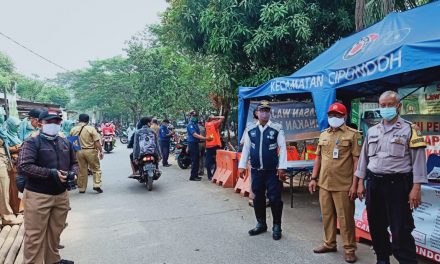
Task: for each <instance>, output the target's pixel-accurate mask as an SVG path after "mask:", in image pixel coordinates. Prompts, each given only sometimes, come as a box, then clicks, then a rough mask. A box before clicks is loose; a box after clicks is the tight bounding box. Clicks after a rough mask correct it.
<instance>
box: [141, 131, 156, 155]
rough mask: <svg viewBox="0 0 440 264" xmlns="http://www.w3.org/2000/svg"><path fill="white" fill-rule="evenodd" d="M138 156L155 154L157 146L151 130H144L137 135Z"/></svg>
mask: <svg viewBox="0 0 440 264" xmlns="http://www.w3.org/2000/svg"><path fill="white" fill-rule="evenodd" d="M138 145H139V154H140V155H144V154H152V155H153V154H155V153H156V149H157V145H156V134H155V133H154V131H153V130H152V129H146V130H145V131H141V132H140V133H139V143H138Z"/></svg>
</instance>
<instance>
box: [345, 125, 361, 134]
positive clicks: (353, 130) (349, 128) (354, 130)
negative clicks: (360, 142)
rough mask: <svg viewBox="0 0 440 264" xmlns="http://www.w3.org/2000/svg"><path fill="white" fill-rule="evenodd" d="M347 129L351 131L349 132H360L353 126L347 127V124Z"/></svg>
mask: <svg viewBox="0 0 440 264" xmlns="http://www.w3.org/2000/svg"><path fill="white" fill-rule="evenodd" d="M347 129H348V130H349V131H351V132H355V133H360V131H359V130H357V129H354V128H352V127H349V126H347Z"/></svg>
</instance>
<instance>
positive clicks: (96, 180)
mask: <svg viewBox="0 0 440 264" xmlns="http://www.w3.org/2000/svg"><path fill="white" fill-rule="evenodd" d="M89 120H90V117H89V115H87V114H81V115H79V120H78V121H79V123H78V125H77V126H76V127H74V128H73V129H72V131H71V132H70V135H71V136H78V137H79V142H80V144H81V150H80V151H78V152H77V153H76V158H77V159H78V164H79V175H78V187H79V192H80V193H85V192H86V189H87V180H88V179H87V176H88V169H90V170H91V171H92V173H93V190H94V191H96V192H98V193H102V192H103V190H102V188H101V185H102V181H101V166H100V164H99V159H102V158H103V157H104V152H103V151H102V146H101V142H100V139H101V138H100V136H99V134H98V132H97V131H96V129H95V128H94V127H93V126H91V125H89ZM98 155H99V158H98Z"/></svg>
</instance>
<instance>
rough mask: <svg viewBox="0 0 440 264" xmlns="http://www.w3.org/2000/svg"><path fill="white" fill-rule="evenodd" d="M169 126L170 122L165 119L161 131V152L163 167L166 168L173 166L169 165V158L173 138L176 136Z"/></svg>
mask: <svg viewBox="0 0 440 264" xmlns="http://www.w3.org/2000/svg"><path fill="white" fill-rule="evenodd" d="M169 124H170V121H169V120H168V119H164V120H163V121H162V124H161V126H160V129H159V144H160V152H161V153H162V165H163V166H164V167H169V166H171V164H169V163H168V157H169V155H170V142H171V137H172V136H173V135H174V134H175V133H174V132H172V131H170V130H169V129H168V125H169Z"/></svg>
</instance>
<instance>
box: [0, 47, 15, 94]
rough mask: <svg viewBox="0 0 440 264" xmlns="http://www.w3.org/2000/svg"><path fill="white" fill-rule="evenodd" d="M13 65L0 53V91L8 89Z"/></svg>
mask: <svg viewBox="0 0 440 264" xmlns="http://www.w3.org/2000/svg"><path fill="white" fill-rule="evenodd" d="M13 73H14V64H13V63H12V60H11V59H10V58H9V57H8V56H6V55H5V54H3V53H1V52H0V89H2V90H1V91H2V92H3V89H4V88H7V89H9V88H10V87H11V82H12V80H13V78H12V77H13Z"/></svg>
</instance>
